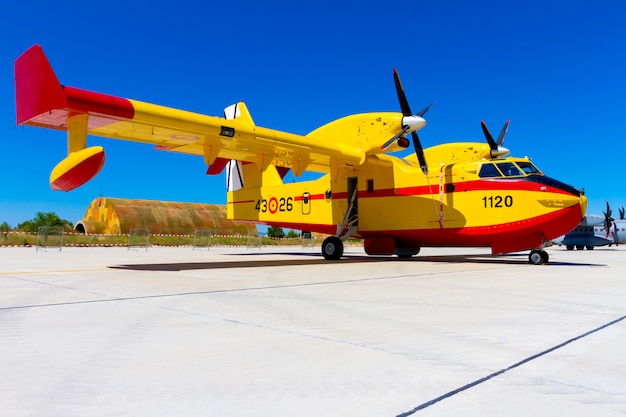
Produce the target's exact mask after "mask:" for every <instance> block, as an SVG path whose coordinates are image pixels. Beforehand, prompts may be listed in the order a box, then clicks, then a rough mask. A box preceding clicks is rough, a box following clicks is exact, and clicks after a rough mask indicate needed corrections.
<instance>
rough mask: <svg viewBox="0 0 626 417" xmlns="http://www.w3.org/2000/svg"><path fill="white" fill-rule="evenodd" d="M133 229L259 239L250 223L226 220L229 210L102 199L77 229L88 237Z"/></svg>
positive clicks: (126, 231)
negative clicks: (205, 232) (206, 233)
mask: <svg viewBox="0 0 626 417" xmlns="http://www.w3.org/2000/svg"><path fill="white" fill-rule="evenodd" d="M132 228H145V229H149V230H150V233H151V234H172V235H179V234H182V235H187V234H193V233H194V231H195V230H210V231H211V233H212V234H213V235H231V236H232V235H244V236H247V235H250V234H252V235H255V236H256V235H257V229H256V226H255V225H254V224H253V223H250V222H243V221H234V220H227V219H226V206H223V205H217V204H196V203H177V202H169V201H153V200H129V199H123V198H108V197H100V198H96V199H95V200H94V201H92V202H91V204H90V205H89V207H88V208H87V211H86V212H85V217H84V218H83V219H82V220H80V221H78V222H77V223H76V226H75V229H76V231H78V232H80V233H86V234H127V233H128V232H129V230H130V229H132Z"/></svg>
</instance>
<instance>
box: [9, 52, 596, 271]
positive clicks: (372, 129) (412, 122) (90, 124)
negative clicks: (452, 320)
mask: <svg viewBox="0 0 626 417" xmlns="http://www.w3.org/2000/svg"><path fill="white" fill-rule="evenodd" d="M394 81H395V87H396V91H397V95H398V99H399V102H400V109H401V112H376V113H364V114H354V115H350V116H347V117H343V118H341V119H338V120H335V121H333V122H330V123H328V124H326V125H324V126H322V127H320V128H318V129H316V130H314V131H312V132H311V133H309V134H307V135H304V136H302V135H297V134H292V133H287V132H282V131H279V130H275V129H268V128H264V127H260V126H257V125H256V124H255V123H254V121H253V119H252V117H251V115H250V112H249V111H248V109H247V107H246V105H245V104H244V103H243V102H239V103H237V104H234V105H232V106H229V107H227V108H226V109H225V111H224V117H217V116H209V115H203V114H197V113H193V112H188V111H183V110H178V109H173V108H168V107H164V106H159V105H155V104H148V103H144V102H140V101H136V100H131V99H126V98H120V97H115V96H111V95H107V94H101V93H96V92H92V91H87V90H83V89H79V88H74V87H69V86H64V85H61V84H60V83H59V81H58V79H57V77H56V75H55V73H54V71H53V70H52V67H51V66H50V64H49V62H48V60H47V58H46V56H45V54H44V52H43V50H42V49H41V47H40V46H39V45H35V46H33V47H31V48H30V49H28V50H27V51H26V52H24V53H23V54H22V55H21V56H20V57H19V58H18V59H17V60H16V61H15V84H16V86H15V88H16V115H17V124H18V125H28V126H37V127H43V128H48V129H57V130H65V131H67V146H68V156H67V157H66V158H65V159H63V160H62V161H61V162H60V163H59V164H58V165H57V166H56V167H55V168H54V169H53V171H52V173H51V175H50V185H51V187H52V188H53V189H55V190H62V191H70V190H72V189H74V188H76V187H79V186H81V185H82V184H84V183H85V182H87V181H89V180H90V179H91V178H93V177H94V176H95V175H96V174H97V173H98V172H99V171H100V169H101V168H102V166H103V164H104V160H105V156H104V149H103V148H102V147H100V146H91V147H87V136H88V135H93V136H100V137H105V138H113V139H121V140H128V141H133V142H141V143H146V144H150V145H153V146H155V147H156V148H157V149H159V150H163V151H170V152H180V153H185V154H192V155H198V156H200V157H203V158H204V161H205V162H206V164H207V166H208V170H207V174H210V175H216V174H220V173H222V172H223V171H226V177H227V184H228V185H227V188H228V191H227V193H228V194H227V206H228V210H227V213H228V218H229V219H233V220H249V221H252V222H256V223H259V224H265V225H271V226H280V227H285V228H291V229H298V230H306V231H311V232H317V233H323V234H327V235H329V237H327V238H326V239H325V240H324V242H323V243H322V254H323V256H324V258H326V259H328V260H335V259H339V258H341V257H342V255H343V249H344V245H343V242H344V241H345V240H346V239H348V238H349V237H351V236H353V237H358V238H361V239H363V244H364V249H365V252H366V253H367V254H369V255H394V254H395V255H397V256H399V257H411V256H413V255H415V254H417V253H418V252H419V251H420V248H421V247H429V246H432V247H443V246H456V247H490V248H491V252H492V253H493V254H502V253H509V252H517V251H524V250H530V255H529V257H528V259H529V262H530V263H532V264H544V263H547V262H548V254H547V252H546V251H545V250H544V249H543V248H544V243H545V242H550V241H551V240H552V239H554V238H556V237H558V236H562V235H564V234H566V233H568V232H569V231H570V230H572V229H574V228H575V227H576V226H577V225H578V224H579V223H580V222H581V220H582V219H583V217H584V215H585V210H586V207H587V199H586V198H585V196H584V195H583V194H582V193H581V192H580V191H579V190H577V189H576V188H574V187H572V186H570V185H566V184H564V183H562V182H560V181H557V180H555V179H553V178H550V177H547V176H545V175H544V174H543V173H542V172H541V171H540V170H539V168H537V167H536V166H535V165H534V164H533V163H532V162H531V160H530V159H528V158H514V157H509V156H508V155H509V150H508V149H506V148H504V146H503V143H504V137H505V134H506V131H507V128H508V122H507V123H506V124H505V125H504V128H503V129H502V131H501V132H500V135H499V137H498V138H497V139H494V138H493V137H492V135H491V133H490V132H489V129H487V126H486V125H485V124H484V122H482V129H483V132H484V135H485V137H486V143H481V142H454V143H445V144H441V145H437V146H433V147H430V148H427V149H423V148H422V145H421V143H420V140H419V137H418V135H417V131H418V130H419V129H421V128H422V127H424V126H425V124H426V121H425V119H424V117H423V116H424V114H425V113H426V111H427V110H428V109H429V108H430V106H429V107H426V108H425V109H424V110H422V111H420V112H418V113H416V114H414V113H413V112H412V111H411V108H410V106H409V103H408V100H407V98H406V95H405V92H404V90H403V88H402V84H401V82H400V78H399V76H398V73H397V71H395V70H394ZM411 143H412V146H413V148H414V150H415V152H414V153H411V155H409V156H407V157H400V156H397V154H396V155H394V154H393V153H394V152H396V151H400V150H402V149H403V148H407V147H409V146H411ZM289 171H292V173H293V175H294V176H295V177H300V176H301V175H302V174H303V173H304V172H305V171H312V172H317V173H320V174H319V178H317V179H314V180H307V181H305V180H302V181H295V182H289V183H286V182H284V181H283V178H284V176H285V175H286V174H287V173H288V172H289Z"/></svg>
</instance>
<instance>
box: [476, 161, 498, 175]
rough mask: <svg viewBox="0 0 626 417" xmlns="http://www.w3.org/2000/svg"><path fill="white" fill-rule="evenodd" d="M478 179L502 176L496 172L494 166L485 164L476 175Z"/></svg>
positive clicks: (496, 169)
mask: <svg viewBox="0 0 626 417" xmlns="http://www.w3.org/2000/svg"><path fill="white" fill-rule="evenodd" d="M478 176H479V177H480V178H493V177H501V176H502V174H501V173H500V171H498V168H496V166H495V165H494V164H489V163H485V164H483V165H482V166H481V167H480V172H479V173H478Z"/></svg>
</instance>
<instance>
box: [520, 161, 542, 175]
mask: <svg viewBox="0 0 626 417" xmlns="http://www.w3.org/2000/svg"><path fill="white" fill-rule="evenodd" d="M517 166H519V167H520V168H521V169H522V171H524V173H525V174H526V175H531V174H541V171H539V170H538V169H537V167H536V166H534V165H533V163H532V162H530V161H520V162H517Z"/></svg>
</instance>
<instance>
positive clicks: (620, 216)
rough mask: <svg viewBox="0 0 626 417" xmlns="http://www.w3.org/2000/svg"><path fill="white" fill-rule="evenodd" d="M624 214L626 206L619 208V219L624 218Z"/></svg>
mask: <svg viewBox="0 0 626 417" xmlns="http://www.w3.org/2000/svg"><path fill="white" fill-rule="evenodd" d="M624 214H626V212H625V211H624V206H622V208H621V209H619V219H620V220H624Z"/></svg>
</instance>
